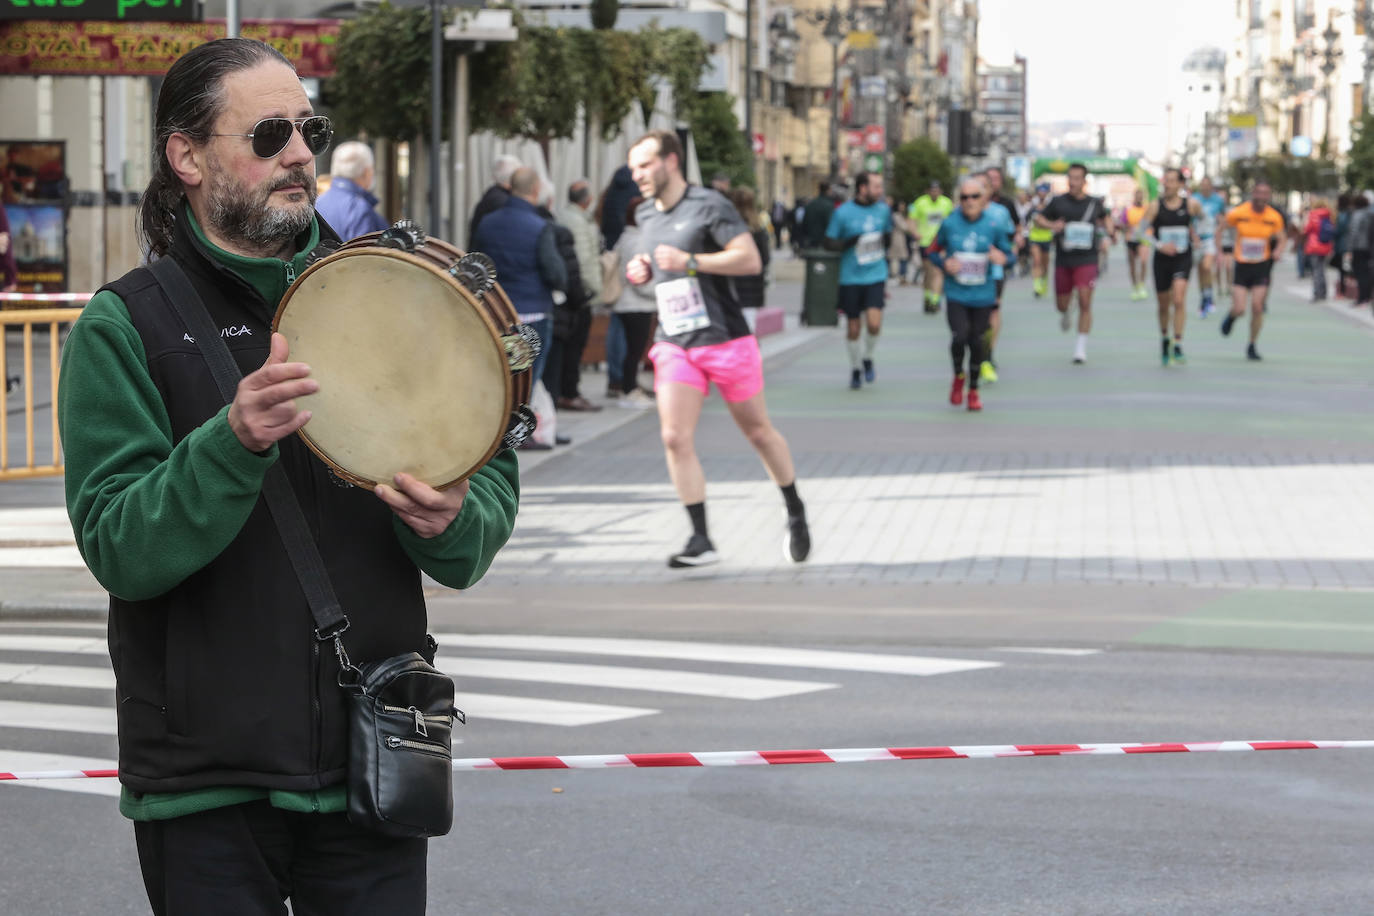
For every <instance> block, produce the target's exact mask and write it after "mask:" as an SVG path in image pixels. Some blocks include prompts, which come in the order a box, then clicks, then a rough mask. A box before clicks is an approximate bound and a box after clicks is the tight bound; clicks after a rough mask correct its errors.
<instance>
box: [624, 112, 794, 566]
mask: <svg viewBox="0 0 1374 916" xmlns="http://www.w3.org/2000/svg"><path fill="white" fill-rule="evenodd" d="M683 158H684V157H683V152H682V144H681V142H680V141H679V140H678V138H677V134H675V133H673V132H672V131H651V132H650V133H647V134H645V135H644V136H643V137H641V138H640V139H638V140H636V141H635V144H634V146H632V147H630V157H629V159H630V170H631V172H632V174H633V177H634V181H635V184H637V185H638V186H639V192H640V194H642V195H644V203H643V204H641V205H640V207H639V209H638V210H637V211H636V212H635V220H636V222H637V223H638V224H639V228H640V233H641V235H642V237H643V240H644V245H645V247H646V248H647V249H648V250H647V251H646V252H644V253H641V254H638V255H635V256H634V257H633V258H632V259H631V260H630V262H629V264H628V265H627V267H626V270H625V276H626V279H628V280H629V281H630V282H631V283H633V284H635V285H636V286H638V285H642V284H644V283H649V282H653V283H654V295H655V298H656V299H657V301H658V332H657V338H656V342H655V343H654V345H653V347H651V348H650V350H649V358H650V359H651V360H652V361H653V364H654V392H655V394H656V395H657V401H658V417H659V424H660V427H661V434H662V437H663V448H664V451H665V452H666V454H667V459H668V474H669V476H670V477H672V479H673V486H674V487H675V488H676V489H677V494H678V498H680V499H681V500H682V504H683V506H684V507H685V508H686V509H687V515H688V517H689V518H690V519H691V521H692V535H691V537H690V538H688V540H687V545H686V547H684V548H683V549H682V550H681V551H679V552H678V553H675V554H673V555H672V556H670V557H669V558H668V565H669V566H672V567H675V568H677V567H689V566H706V565H708V564H711V563H715V562H717V561H718V560H719V559H720V557H719V555H718V554H717V553H716V549H715V546H714V545H713V544H712V543H711V538H710V536H709V535H708V534H707V529H706V475H705V472H703V471H702V468H701V461H700V460H699V459H698V458H697V453H696V444H695V434H696V427H697V421H698V420H699V419H700V418H701V408H702V404H703V403H704V402H705V400H706V395H707V394H708V393H709V391H710V386H711V384H712V383H714V384H715V386H716V388H717V389H719V391H720V395H721V397H722V398H724V400H725V403H726V406H727V407H729V409H730V416H732V417H733V418H734V420H735V423H736V424H737V425H738V426H739V428H740V431H741V432H743V433H744V436H745V438H747V439H748V440H749V444H750V445H752V446H753V447H754V450H755V451H757V452H758V453H759V457H760V458H761V459H763V464H764V467H765V468H767V470H768V475H769V476H770V477H772V478H773V482H774V483H776V484H777V485H778V486H779V487H780V488H781V489H782V496H783V501H784V503H785V504H786V506H787V534H786V539H785V541H784V549H785V551H786V554H787V556H788V557H790V558H791V559H792V560H793V561H795V562H798V563H800V562H801V561H802V560H805V559H806V557H807V555H808V554H809V553H810V552H811V533H810V531H809V529H808V528H807V525H806V511H805V508H804V507H803V505H802V501H801V498H800V497H798V496H797V485H796V472H795V471H794V470H793V467H792V453H791V452H790V451H789V450H788V448H787V440H786V439H784V438H783V437H782V434H781V433H779V432H778V431H777V429H775V428H774V427H773V424H772V423H771V422H770V421H769V419H768V409H767V407H766V406H765V404H764V400H763V361H762V358H761V357H760V355H759V346H758V341H757V340H756V339H755V337H754V335H753V334H752V333H751V332H750V331H749V325H748V323H747V322H746V321H745V319H744V314H743V312H741V311H740V307H739V302H738V301H737V300H736V298H735V295H734V289H733V286H732V284H731V282H730V279H729V278H730V277H739V276H751V275H753V274H757V273H758V272H759V271H760V270H761V269H762V268H761V266H760V264H761V261H760V258H759V251H758V248H757V247H756V246H755V245H754V239H753V236H752V235H750V233H749V227H748V226H747V225H745V223H744V221H743V219H741V218H740V215H739V211H738V210H736V209H735V207H734V205H733V204H732V203H730V201H729V200H728V199H727V198H726V197H725V196H724V195H723V194H720V193H719V192H717V191H713V190H711V189H709V188H700V187H696V186H694V185H688V184H687V181H686V179H685V178H683V176H682V161H683Z"/></svg>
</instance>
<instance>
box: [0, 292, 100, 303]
mask: <svg viewBox="0 0 1374 916" xmlns="http://www.w3.org/2000/svg"><path fill="white" fill-rule="evenodd" d="M94 295H95V293H0V302H88V301H90V298H91V297H92V296H94Z"/></svg>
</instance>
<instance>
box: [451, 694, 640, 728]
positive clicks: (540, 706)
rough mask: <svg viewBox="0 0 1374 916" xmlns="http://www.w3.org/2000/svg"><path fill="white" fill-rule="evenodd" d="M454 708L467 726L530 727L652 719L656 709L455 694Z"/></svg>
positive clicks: (497, 695) (533, 698)
mask: <svg viewBox="0 0 1374 916" xmlns="http://www.w3.org/2000/svg"><path fill="white" fill-rule="evenodd" d="M457 704H458V708H459V709H461V710H462V711H463V713H464V714H465V715H466V716H467V717H468V722H469V723H474V722H480V721H481V720H483V719H499V720H501V721H504V722H525V723H528V724H531V725H562V726H574V725H599V724H601V723H602V722H616V721H619V720H621V719H633V718H635V717H637V716H652V715H654V714H656V713H658V712H659V710H657V709H643V708H638V707H634V706H610V705H607V704H604V703H571V702H568V701H567V700H546V699H541V698H538V697H510V696H502V695H501V694H494V693H463V692H460V693H459V694H458V699H457Z"/></svg>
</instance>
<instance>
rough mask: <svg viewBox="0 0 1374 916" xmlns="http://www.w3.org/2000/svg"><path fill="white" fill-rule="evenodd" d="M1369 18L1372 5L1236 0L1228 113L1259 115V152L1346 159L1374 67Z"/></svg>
mask: <svg viewBox="0 0 1374 916" xmlns="http://www.w3.org/2000/svg"><path fill="white" fill-rule="evenodd" d="M1370 18H1371V10H1370V3H1369V0H1237V2H1236V10H1235V20H1234V23H1235V27H1234V32H1233V35H1232V41H1231V45H1230V48H1229V49H1228V53H1227V55H1226V61H1225V70H1224V72H1225V83H1224V94H1225V108H1226V110H1227V112H1228V116H1229V115H1241V116H1242V119H1244V116H1247V115H1253V116H1254V119H1255V121H1256V125H1255V130H1256V140H1257V146H1258V155H1261V156H1266V155H1279V154H1293V155H1312V156H1322V155H1325V156H1326V157H1328V158H1332V159H1335V160H1336V161H1338V162H1339V161H1341V160H1342V159H1343V158H1344V156H1345V154H1346V153H1347V152H1348V151H1349V149H1350V143H1351V140H1352V137H1353V127H1354V124H1355V123H1356V122H1358V120H1359V119H1360V117H1361V116H1362V115H1363V113H1364V110H1365V98H1366V96H1367V90H1366V86H1367V83H1368V80H1369V78H1370V73H1371V70H1374V57H1372V56H1371V46H1370V36H1369V35H1368V31H1369V27H1370V25H1371V22H1370ZM1233 151H1234V144H1233Z"/></svg>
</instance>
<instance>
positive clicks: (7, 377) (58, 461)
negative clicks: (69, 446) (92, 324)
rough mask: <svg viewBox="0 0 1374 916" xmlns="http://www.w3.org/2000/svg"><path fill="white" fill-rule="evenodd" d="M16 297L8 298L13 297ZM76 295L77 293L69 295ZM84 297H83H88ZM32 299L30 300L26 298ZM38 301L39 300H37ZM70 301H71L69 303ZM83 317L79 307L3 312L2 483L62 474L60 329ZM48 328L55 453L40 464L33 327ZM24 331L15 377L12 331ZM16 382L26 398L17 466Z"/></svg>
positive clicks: (0, 339)
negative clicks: (12, 412)
mask: <svg viewBox="0 0 1374 916" xmlns="http://www.w3.org/2000/svg"><path fill="white" fill-rule="evenodd" d="M12 295H13V294H9V295H7V296H6V297H5V298H7V299H8V298H10V296H12ZM68 295H70V296H73V298H74V294H68ZM89 297H90V294H89V293H88V294H85V296H84V297H83V298H89ZM25 298H29V297H25ZM34 298H38V297H34ZM69 301H70V300H69ZM80 315H81V309H80V308H47V309H3V310H0V380H3V382H4V388H5V393H6V398H5V406H4V409H3V410H0V480H17V479H20V478H27V477H51V476H55V475H60V474H61V473H62V444H61V438H60V435H59V433H58V429H57V378H58V373H59V354H60V351H61V334H60V329H61V328H62V326H63V325H69V324H71V323H72V322H73V321H75V320H76V319H77V318H78V317H79V316H80ZM43 325H47V331H48V346H47V351H48V367H47V368H48V372H47V389H48V394H49V400H48V411H49V413H51V415H52V431H51V432H52V439H51V444H52V454H51V463H49V464H38V463H37V448H36V446H35V441H34V432H35V415H36V413H37V412H38V410H39V409H41V405H37V406H36V405H35V404H34V388H35V383H36V379H37V375H36V373H35V364H34V352H33V350H34V328H35V326H37V327H40V328H41V327H42V326H43ZM16 326H17V327H19V328H21V329H22V333H23V338H22V342H21V349H20V364H21V366H22V371H21V374H20V375H18V376H15V375H13V374H12V372H13V369H12V367H11V366H10V364H9V353H8V349H9V336H10V334H9V332H10V328H11V327H16ZM16 379H17V381H18V384H19V386H20V387H21V389H22V391H23V396H24V414H23V415H24V440H23V453H24V461H23V463H21V464H14V463H12V462H11V461H10V447H9V445H10V416H9V397H8V394H9V390H10V387H11V382H13V381H15V380H16Z"/></svg>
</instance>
